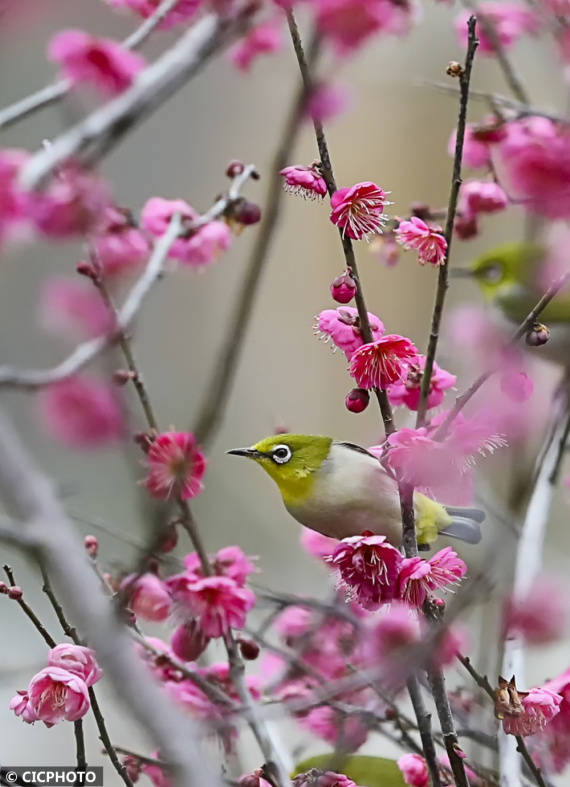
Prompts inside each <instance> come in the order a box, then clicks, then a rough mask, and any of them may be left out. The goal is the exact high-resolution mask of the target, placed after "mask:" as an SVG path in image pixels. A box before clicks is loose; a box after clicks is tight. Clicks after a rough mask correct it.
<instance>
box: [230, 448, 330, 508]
mask: <svg viewBox="0 0 570 787" xmlns="http://www.w3.org/2000/svg"><path fill="white" fill-rule="evenodd" d="M331 445H332V437H323V436H321V435H309V434H279V435H273V436H271V437H266V438H265V439H264V440H260V442H259V443H256V444H255V445H252V446H251V448H235V449H234V450H232V451H228V454H234V455H235V456H246V457H248V458H249V459H253V460H254V461H255V462H257V464H258V465H260V466H261V467H263V469H264V470H265V472H266V473H267V474H268V475H270V476H271V478H272V479H273V480H274V481H275V483H276V484H277V486H278V487H279V490H280V492H281V494H282V496H283V500H284V501H285V502H286V503H296V502H301V501H302V500H304V499H305V498H306V497H307V496H308V495H309V494H310V492H311V488H312V485H313V483H314V474H315V472H316V471H317V470H319V468H320V467H321V465H322V463H323V462H324V461H325V459H326V458H327V457H328V455H329V451H330V447H331Z"/></svg>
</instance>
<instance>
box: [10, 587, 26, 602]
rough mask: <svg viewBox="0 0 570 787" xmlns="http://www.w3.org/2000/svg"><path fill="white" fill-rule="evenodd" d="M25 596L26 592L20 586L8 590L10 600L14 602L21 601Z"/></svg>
mask: <svg viewBox="0 0 570 787" xmlns="http://www.w3.org/2000/svg"><path fill="white" fill-rule="evenodd" d="M23 595H24V591H23V590H22V588H21V587H20V586H19V585H14V586H13V587H11V588H8V598H13V599H14V601H19V600H20V599H21V598H22V596H23Z"/></svg>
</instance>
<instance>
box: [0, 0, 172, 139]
mask: <svg viewBox="0 0 570 787" xmlns="http://www.w3.org/2000/svg"><path fill="white" fill-rule="evenodd" d="M179 2H180V0H163V2H162V3H161V4H160V5H159V6H158V8H157V9H156V11H154V12H153V13H152V14H151V15H150V16H149V17H148V19H145V21H144V22H143V23H142V24H141V25H140V26H139V27H138V28H137V29H136V30H135V31H134V32H133V33H131V34H130V36H128V37H127V38H125V40H124V41H123V46H124V47H126V48H127V49H137V48H138V47H139V46H140V45H141V44H142V43H143V42H144V41H146V39H147V38H148V37H149V35H150V34H151V33H152V31H153V30H154V29H155V28H156V27H157V26H158V25H159V24H160V22H162V20H163V19H164V17H165V16H166V15H167V14H168V13H169V12H170V11H171V10H172V9H173V8H174V6H175V5H176V4H177V3H179ZM73 85H74V83H73V82H72V80H71V79H59V80H58V81H57V82H53V83H52V84H51V85H46V86H45V87H43V88H41V89H40V90H37V91H36V92H35V93H32V94H31V95H29V96H26V97H25V98H22V99H20V100H19V101H16V102H15V103H14V104H10V105H9V106H7V107H4V109H2V110H0V129H2V128H7V127H8V126H11V125H12V124H13V123H16V122H17V121H19V120H23V119H24V118H25V117H28V115H31V114H32V113H33V112H36V111H37V110H38V109H43V108H44V107H47V106H49V105H50V104H54V103H55V102H56V101H60V100H61V99H62V98H64V97H65V96H66V95H67V94H68V93H69V92H70V91H71V89H72V88H73Z"/></svg>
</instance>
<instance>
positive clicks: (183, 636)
mask: <svg viewBox="0 0 570 787" xmlns="http://www.w3.org/2000/svg"><path fill="white" fill-rule="evenodd" d="M208 642H209V639H208V637H206V635H205V634H204V632H203V631H202V629H201V628H200V626H199V624H198V622H197V621H196V620H191V621H189V622H188V623H183V624H182V625H181V626H178V628H177V629H176V630H175V631H174V633H173V634H172V637H171V638H170V646H171V648H172V652H173V653H174V654H175V656H178V658H179V659H182V661H195V660H196V659H197V658H198V656H200V655H201V654H202V653H203V652H204V651H205V649H206V647H207V645H208Z"/></svg>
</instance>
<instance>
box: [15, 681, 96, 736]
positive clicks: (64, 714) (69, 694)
mask: <svg viewBox="0 0 570 787" xmlns="http://www.w3.org/2000/svg"><path fill="white" fill-rule="evenodd" d="M28 696H29V704H30V708H31V710H32V711H33V712H34V714H35V717H36V720H37V721H43V722H44V724H45V725H46V727H51V726H53V725H54V724H57V723H58V722H60V721H64V720H65V721H77V719H80V718H81V717H82V716H85V714H86V713H87V711H88V710H89V708H90V706H91V702H90V700H89V692H88V688H87V685H86V683H85V681H84V680H82V679H81V678H80V677H78V676H77V675H74V674H73V673H72V672H69V671H68V670H67V669H61V668H60V667H45V668H44V669H43V670H40V672H38V674H37V675H34V677H33V678H32V679H31V681H30V685H29V686H28Z"/></svg>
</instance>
